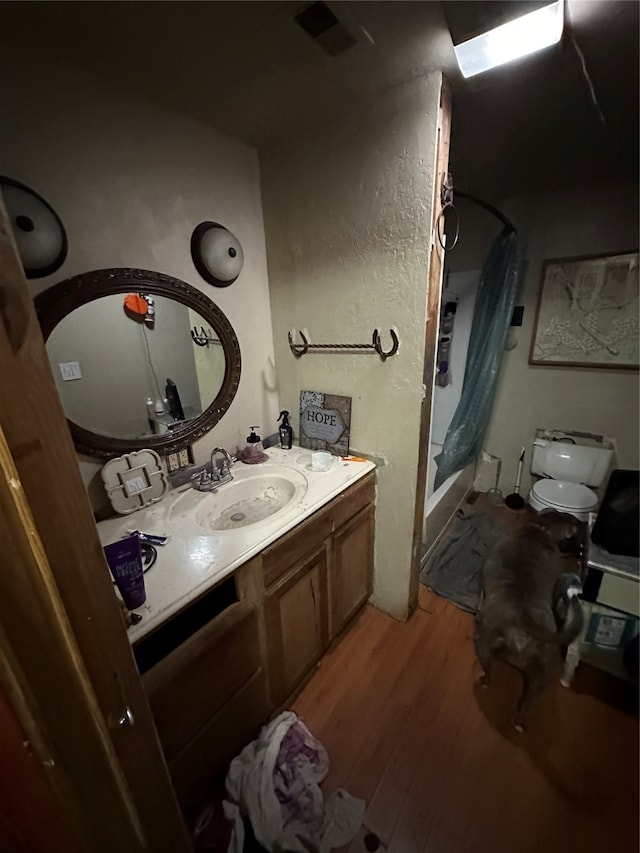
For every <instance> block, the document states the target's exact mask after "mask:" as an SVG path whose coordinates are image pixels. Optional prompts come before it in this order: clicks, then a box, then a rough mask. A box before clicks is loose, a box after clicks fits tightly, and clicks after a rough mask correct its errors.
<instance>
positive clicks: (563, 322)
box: [529, 251, 639, 370]
mask: <svg viewBox="0 0 640 853" xmlns="http://www.w3.org/2000/svg"><path fill="white" fill-rule="evenodd" d="M638 350H639V347H638V252H637V251H635V252H622V253H619V254H611V255H598V256H595V257H584V258H565V259H554V260H547V261H545V262H544V263H543V265H542V278H541V282H540V291H539V293H538V307H537V310H536V318H535V323H534V328H533V335H532V338H531V349H530V352H529V364H536V365H549V366H560V367H606V368H610V369H611V368H620V369H625V370H637V369H638Z"/></svg>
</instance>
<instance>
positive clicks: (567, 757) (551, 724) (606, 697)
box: [293, 586, 638, 853]
mask: <svg viewBox="0 0 640 853" xmlns="http://www.w3.org/2000/svg"><path fill="white" fill-rule="evenodd" d="M473 633H474V622H473V617H471V616H470V615H469V614H466V613H464V612H462V611H461V610H459V609H458V608H457V607H455V606H454V605H452V604H450V603H449V602H447V601H445V600H443V599H439V598H437V597H436V596H434V595H433V594H432V593H430V592H429V591H428V590H427V589H426V588H425V587H423V586H421V588H420V605H419V609H418V610H417V611H416V613H415V614H414V615H413V616H412V617H411V619H410V620H409V621H408V622H406V623H400V622H396V621H395V620H393V619H392V618H391V617H389V616H386V615H385V614H383V613H381V612H379V611H377V610H375V609H374V608H372V607H367V608H365V610H364V611H363V613H362V614H361V616H360V617H359V619H358V620H357V622H356V623H355V624H354V626H353V627H352V629H351V630H350V631H349V633H348V634H347V635H346V636H345V638H344V639H343V640H342V642H341V643H340V644H339V645H338V646H337V647H336V648H335V649H333V650H332V651H331V652H330V653H329V654H328V655H327V656H326V657H325V658H324V659H323V661H322V664H321V666H320V668H319V669H318V671H317V673H316V674H315V675H314V677H313V678H312V679H311V681H310V682H309V683H308V685H307V686H306V687H305V689H304V691H303V692H302V693H301V694H300V696H299V697H298V699H297V700H296V702H295V703H294V708H293V709H294V710H295V711H296V713H297V714H298V715H299V716H300V717H301V718H302V719H303V720H304V721H305V722H306V723H307V725H308V726H309V728H310V730H311V731H312V732H313V733H314V734H315V735H316V737H318V738H319V739H320V741H321V742H322V743H323V744H324V746H325V747H326V748H327V750H328V753H329V757H330V760H331V768H330V771H329V776H328V778H327V780H326V782H325V783H324V785H323V788H324V789H325V791H326V792H327V793H331V792H332V791H333V790H335V788H337V787H342V788H345V789H346V790H347V791H349V793H351V794H353V795H354V796H358V797H362V798H363V799H365V800H366V803H367V810H366V815H365V822H364V823H365V826H364V828H363V830H362V831H361V833H360V834H359V836H358V837H357V839H356V840H355V841H354V842H353V843H352V844H351V846H350V847H349V848H348V849H349V851H350V853H360V851H364V850H365V849H372V845H369V846H368V847H366V846H365V835H366V833H367V832H370V833H374V834H375V835H376V836H378V838H379V839H380V841H381V846H380V847H379V848H378V849H379V850H384V849H386V850H387V851H389V853H418V851H423V852H424V853H485V851H486V852H487V853H533V851H544V853H556V851H557V853H570V851H580V853H590V851H593V853H603V851H607V850H614V849H615V850H617V851H636V850H638V721H637V718H636V717H635V715H634V714H633V713H631V712H630V711H629V710H626V709H623V708H620V707H616V706H615V704H612V701H613V700H614V699H616V698H617V696H616V694H615V693H614V692H612V693H607V690H608V689H609V683H608V682H605V683H604V686H603V684H602V683H600V682H601V679H598V677H597V674H595V675H594V672H595V671H593V670H590V668H589V667H588V666H586V665H581V667H579V669H578V672H577V674H576V680H575V684H574V686H573V687H572V688H571V689H569V690H567V689H565V688H563V687H562V686H561V685H560V684H559V682H558V681H556V682H555V683H554V684H553V685H552V687H551V688H549V690H548V691H547V693H546V694H545V695H543V697H542V699H541V701H540V705H539V708H538V712H537V714H536V716H535V719H534V721H533V723H532V725H531V727H530V729H529V730H528V731H527V732H525V733H524V734H522V735H520V734H518V733H517V732H516V731H515V729H513V728H512V726H511V724H510V717H511V713H512V711H513V709H514V707H515V703H516V701H517V698H518V695H519V691H520V686H521V682H520V676H519V673H517V672H516V671H514V670H511V669H510V668H509V667H507V666H504V665H503V666H499V665H496V669H495V673H494V676H493V682H492V684H491V686H490V687H489V688H488V689H482V688H480V687H478V686H477V685H475V677H476V675H477V674H478V671H479V670H478V665H477V664H476V662H475V653H474V647H473ZM618 686H619V685H618ZM373 841H374V842H375V839H373Z"/></svg>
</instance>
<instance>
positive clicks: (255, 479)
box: [170, 468, 307, 531]
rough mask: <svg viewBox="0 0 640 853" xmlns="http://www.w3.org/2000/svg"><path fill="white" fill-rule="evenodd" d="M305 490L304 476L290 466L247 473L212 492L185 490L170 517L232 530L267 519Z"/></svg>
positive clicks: (207, 527) (204, 529) (204, 526)
mask: <svg viewBox="0 0 640 853" xmlns="http://www.w3.org/2000/svg"><path fill="white" fill-rule="evenodd" d="M241 473H244V472H241ZM306 491H307V481H306V478H305V477H304V475H303V474H301V473H299V472H298V471H294V470H292V469H288V468H284V469H278V470H275V471H274V470H271V471H270V472H267V471H265V472H264V473H260V474H258V472H256V473H255V474H253V473H250V474H249V475H248V476H245V477H242V476H238V477H237V479H234V480H232V481H231V482H230V483H226V484H225V485H224V486H221V487H220V488H219V489H218V491H217V492H214V493H207V492H198V491H196V490H193V491H192V492H189V493H187V495H185V496H184V497H187V498H188V500H187V501H184V499H183V500H181V501H178V502H177V503H176V504H175V505H174V507H173V510H172V511H171V513H170V520H178V519H184V520H186V519H188V518H191V519H192V520H193V521H194V522H195V523H196V525H197V526H198V527H199V528H201V529H202V530H203V531H207V530H211V531H214V530H215V531H219V530H235V529H236V528H238V527H246V526H247V525H249V524H257V523H258V522H259V521H264V520H265V519H267V518H271V517H272V516H274V515H275V514H276V513H278V512H281V511H282V510H283V509H285V508H286V507H287V506H289V505H290V504H291V503H292V502H294V501H296V500H300V498H302V497H303V496H304V494H305V492H306Z"/></svg>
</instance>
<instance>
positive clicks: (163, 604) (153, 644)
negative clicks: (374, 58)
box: [98, 448, 375, 815]
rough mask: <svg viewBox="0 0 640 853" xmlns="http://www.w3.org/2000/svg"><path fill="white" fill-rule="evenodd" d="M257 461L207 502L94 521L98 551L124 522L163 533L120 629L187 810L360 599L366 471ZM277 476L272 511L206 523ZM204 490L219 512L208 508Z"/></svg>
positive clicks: (166, 503) (369, 484)
mask: <svg viewBox="0 0 640 853" xmlns="http://www.w3.org/2000/svg"><path fill="white" fill-rule="evenodd" d="M268 455H269V457H270V458H269V461H268V462H267V463H264V464H262V465H258V466H245V465H241V464H236V465H235V466H234V468H233V474H234V481H233V482H232V483H230V484H229V485H227V486H223V487H221V488H220V490H219V492H218V493H217V494H216V496H207V495H206V494H202V493H198V492H197V491H196V490H194V489H189V490H187V491H180V490H175V491H174V492H170V493H169V494H168V495H167V496H165V498H163V500H162V501H160V502H159V503H158V504H155V505H154V506H152V507H150V508H148V509H147V510H143V511H140V512H137V513H135V514H134V515H133V516H126V517H124V518H119V519H110V520H108V521H105V522H101V523H100V524H99V525H98V529H99V533H100V538H101V541H102V543H103V544H107V543H108V542H112V541H115V540H116V539H117V538H119V537H120V536H122V535H123V534H124V533H125V532H126V530H127V529H130V528H133V527H136V528H137V529H140V530H143V531H144V532H150V533H165V534H167V533H168V534H169V535H170V537H171V538H170V540H169V542H168V544H167V545H166V546H163V547H161V548H158V551H159V555H158V560H157V562H156V564H155V565H154V566H153V568H152V569H151V570H150V572H149V573H148V574H147V575H145V580H146V588H147V601H146V602H145V604H144V605H143V606H142V607H141V608H139V609H138V611H137V612H139V613H140V614H141V615H142V616H143V619H142V621H141V622H140V623H139V624H138V625H135V626H132V627H131V628H130V629H129V635H130V639H131V642H132V646H133V653H134V656H135V658H136V662H137V664H138V669H139V671H140V673H141V675H142V678H143V683H144V686H145V690H146V692H147V696H148V699H149V703H150V706H151V709H152V712H153V716H154V719H155V723H156V728H157V731H158V735H159V738H160V742H161V744H162V747H163V750H164V753H165V757H166V760H167V763H168V766H169V771H170V774H171V777H172V780H173V783H174V787H175V790H176V794H177V797H178V800H179V802H180V804H181V806H182V808H183V811H184V812H185V814H188V815H190V814H192V813H193V811H194V810H196V809H197V808H198V807H199V806H200V805H201V803H202V798H203V796H206V793H207V790H208V788H210V786H211V785H212V783H213V782H214V781H215V780H216V779H217V778H219V776H220V774H221V773H224V771H225V769H226V767H227V765H228V763H229V761H230V760H231V758H233V757H234V755H236V754H237V753H238V752H239V751H240V750H241V749H242V747H243V746H245V745H246V744H247V743H248V742H249V741H250V740H251V739H252V738H253V737H254V736H255V735H256V734H257V732H258V730H259V728H260V727H261V726H262V725H263V724H264V723H265V722H266V721H267V720H268V719H269V717H270V716H271V715H272V714H273V713H276V712H277V711H279V710H280V709H281V708H283V707H285V706H287V705H288V704H289V703H290V701H291V699H292V698H293V697H294V696H295V694H296V693H297V692H298V691H299V690H300V688H301V687H302V685H303V684H304V682H305V680H306V679H307V678H308V677H309V675H310V674H311V673H312V672H313V669H314V668H315V666H316V664H317V663H318V661H319V660H320V658H321V657H322V655H323V654H324V653H325V652H326V650H327V649H328V648H329V646H330V644H331V643H332V642H333V641H334V640H335V639H336V638H337V637H338V636H339V635H340V633H341V631H343V629H344V628H345V626H346V625H347V624H348V623H349V622H350V621H351V619H352V618H353V616H354V615H355V614H356V613H357V612H358V610H360V608H361V607H362V606H363V605H364V604H365V602H366V601H367V599H368V597H369V595H370V594H371V587H372V567H373V537H374V497H375V471H374V465H373V463H370V462H364V463H363V462H342V461H339V460H338V459H337V458H336V459H335V460H334V462H333V465H332V468H331V469H330V470H329V471H327V472H313V471H309V470H308V467H307V464H306V463H307V461H308V457H309V452H308V451H306V452H303V451H301V450H299V449H297V448H294V449H293V450H292V451H288V452H285V451H281V450H278V449H275V450H274V449H271V450H269V451H268ZM280 478H281V479H282V480H286V481H287V482H289V483H291V486H290V489H291V490H292V491H291V497H290V499H289V500H288V503H287V504H286V505H285V506H283V507H282V508H280V509H278V510H277V511H275V512H273V513H272V514H271V515H269V516H268V517H266V518H263V519H261V520H259V521H256V522H253V523H246V524H244V525H243V526H240V527H238V528H237V529H233V528H230V529H212V528H211V527H208V525H213V527H214V528H217V527H220V526H221V525H223V524H225V523H226V522H225V521H224V519H225V518H229V517H230V516H229V514H228V511H227V510H228V509H229V507H230V508H232V509H236V510H237V508H238V507H247V506H249V505H250V504H249V503H248V502H247V498H246V495H248V494H251V492H252V490H253V492H254V494H256V495H258V494H260V493H261V492H260V490H261V488H262V486H261V484H267V486H266V491H265V495H266V497H265V499H267V497H268V499H272V498H273V495H274V494H276V497H277V495H278V488H280V486H279V485H278V482H277V481H278V480H279V479H280ZM234 484H235V490H236V491H235V492H233V491H232V490H233V489H234ZM302 484H304V485H302ZM225 489H229V491H228V492H227V497H226V498H225V496H224V492H225ZM218 496H219V498H220V499H221V500H222V502H223V503H227V504H229V507H226V508H224V509H223V511H222V513H220V512H219V510H220V509H221V506H222V505H220V506H217V507H216V508H214V503H215V500H216V499H217V498H218ZM207 507H209V509H207ZM238 514H239V513H238V512H237V511H236V512H234V513H231V515H232V516H238Z"/></svg>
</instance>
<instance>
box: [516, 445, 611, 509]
mask: <svg viewBox="0 0 640 853" xmlns="http://www.w3.org/2000/svg"><path fill="white" fill-rule="evenodd" d="M612 454H613V451H612V450H609V449H606V448H603V447H586V446H584V445H579V444H572V443H570V442H567V441H551V440H548V439H545V438H536V439H535V441H534V442H533V453H532V456H531V473H532V474H537V475H538V476H539V477H542V479H541V480H538V481H537V482H536V483H534V485H533V487H532V489H531V491H530V492H529V497H528V502H529V503H530V504H531V506H532V507H533V508H534V509H535V510H538V511H540V510H544V509H555V510H556V511H557V512H567V513H570V514H571V515H575V517H576V518H579V519H580V520H581V521H587V520H588V518H589V513H590V512H593V510H595V509H596V507H597V506H598V496H597V495H596V493H595V492H593V491H592V490H591V489H590V488H588V486H594V487H596V488H597V487H598V486H600V485H602V482H603V480H604V478H605V477H606V475H607V473H608V471H609V465H610V462H611V456H612Z"/></svg>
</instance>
